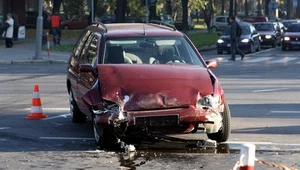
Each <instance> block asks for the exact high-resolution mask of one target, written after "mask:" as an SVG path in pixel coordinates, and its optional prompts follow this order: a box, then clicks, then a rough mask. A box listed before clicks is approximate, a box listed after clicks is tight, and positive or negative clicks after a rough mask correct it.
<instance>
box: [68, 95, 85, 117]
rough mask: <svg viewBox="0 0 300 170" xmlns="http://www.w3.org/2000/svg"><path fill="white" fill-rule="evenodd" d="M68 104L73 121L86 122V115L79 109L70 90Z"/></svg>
mask: <svg viewBox="0 0 300 170" xmlns="http://www.w3.org/2000/svg"><path fill="white" fill-rule="evenodd" d="M69 106H70V113H71V116H72V122H73V123H84V122H86V115H85V114H84V113H82V112H81V111H80V110H79V108H78V106H77V103H76V101H75V99H74V95H73V92H72V90H70V91H69Z"/></svg>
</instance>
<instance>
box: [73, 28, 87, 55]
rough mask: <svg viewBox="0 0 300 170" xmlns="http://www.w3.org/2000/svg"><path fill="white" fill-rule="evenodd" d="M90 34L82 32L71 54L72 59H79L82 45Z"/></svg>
mask: <svg viewBox="0 0 300 170" xmlns="http://www.w3.org/2000/svg"><path fill="white" fill-rule="evenodd" d="M90 34H91V32H90V31H84V32H82V34H81V36H80V37H79V39H78V41H77V43H76V45H75V47H74V50H73V54H74V57H75V58H76V59H77V60H78V59H79V58H80V54H81V51H82V49H83V45H84V44H85V42H86V40H87V38H88V37H89V36H90Z"/></svg>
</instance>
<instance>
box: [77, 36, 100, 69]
mask: <svg viewBox="0 0 300 170" xmlns="http://www.w3.org/2000/svg"><path fill="white" fill-rule="evenodd" d="M98 42H99V41H98V37H97V36H95V35H92V36H90V37H89V38H88V40H87V42H86V43H85V46H84V49H83V50H82V58H81V62H80V63H82V64H90V65H92V66H94V65H95V63H96V61H97V56H98Z"/></svg>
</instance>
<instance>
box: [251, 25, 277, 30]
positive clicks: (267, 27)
mask: <svg viewBox="0 0 300 170" xmlns="http://www.w3.org/2000/svg"><path fill="white" fill-rule="evenodd" d="M254 27H255V29H256V30H257V31H274V30H275V27H274V25H273V24H254Z"/></svg>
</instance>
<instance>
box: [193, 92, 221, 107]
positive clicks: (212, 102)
mask: <svg viewBox="0 0 300 170" xmlns="http://www.w3.org/2000/svg"><path fill="white" fill-rule="evenodd" d="M220 104H221V96H219V95H216V96H212V95H208V96H204V97H202V98H200V99H199V100H198V102H197V108H198V109H202V108H217V107H218V106H219V105H220Z"/></svg>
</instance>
